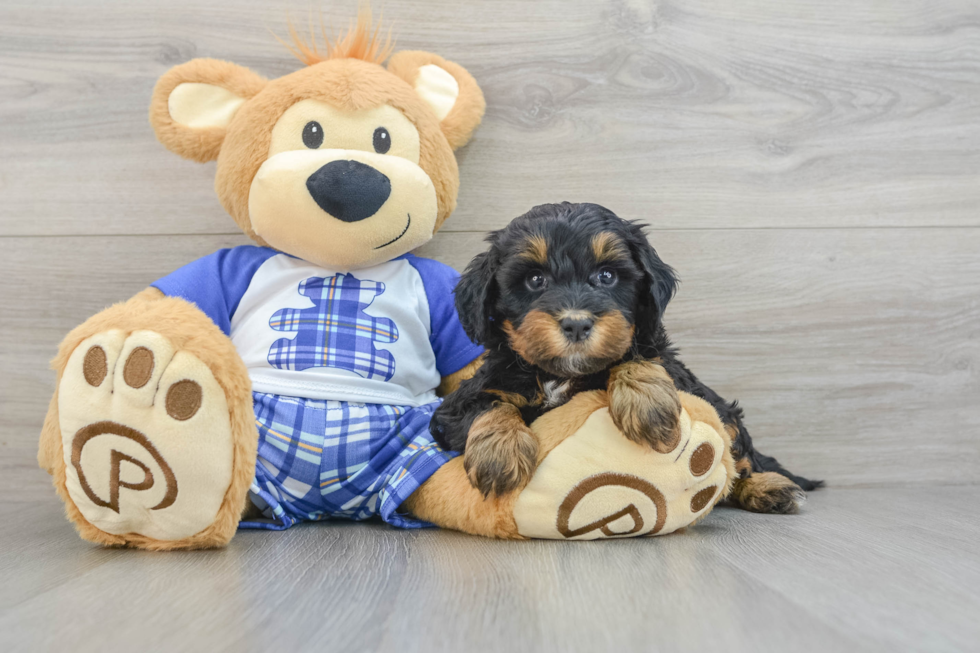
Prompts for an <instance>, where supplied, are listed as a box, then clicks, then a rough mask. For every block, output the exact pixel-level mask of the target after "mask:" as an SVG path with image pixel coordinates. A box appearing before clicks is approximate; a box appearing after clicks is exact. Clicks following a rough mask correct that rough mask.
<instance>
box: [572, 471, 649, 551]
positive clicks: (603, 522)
mask: <svg viewBox="0 0 980 653" xmlns="http://www.w3.org/2000/svg"><path fill="white" fill-rule="evenodd" d="M609 486H619V487H623V488H626V489H628V490H630V491H634V492H640V493H641V494H643V495H645V496H646V497H647V498H648V499H650V501H651V502H652V503H653V505H654V506H656V508H657V521H656V523H655V524H654V526H653V530H651V531H650V532H649V533H648V535H656V534H657V533H658V532H660V529H662V528H663V527H664V523H665V522H666V521H667V501H666V499H664V495H663V494H662V493H661V492H660V490H658V489H657V488H656V487H655V486H654V485H653V484H652V483H649V482H647V481H645V480H643V479H642V478H639V477H637V476H631V475H629V474H614V473H611V472H610V473H605V474H596V475H595V476H590V477H589V478H587V479H585V480H584V481H582V482H581V483H579V484H578V485H576V486H575V487H574V488H572V491H571V492H569V493H568V495H567V496H566V497H565V500H564V501H562V502H561V505H560V506H558V523H557V527H558V532H559V533H561V534H562V535H564V536H565V537H568V538H571V537H578V536H579V535H584V534H586V533H591V532H592V531H595V530H600V531H601V532H602V534H603V535H605V536H607V537H612V536H614V535H632V534H633V533H638V532H639V531H641V530H642V529H643V526H644V522H643V516H642V515H641V514H640V510H639V509H638V508H637V507H636V505H635V504H634V503H630V504H629V505H627V506H626V507H625V508H623V509H622V510H618V511H616V512H614V513H612V514H611V515H609V516H607V517H603V518H601V519H597V520H595V521H593V522H591V523H589V524H586V525H585V526H581V527H579V528H575V529H573V528H571V527H570V526H569V520H570V519H571V517H572V512H573V511H574V510H575V507H576V506H578V505H579V504H580V503H581V502H582V500H583V499H585V497H587V496H588V495H589V494H591V493H592V492H595V491H596V490H598V489H600V488H604V487H609ZM627 515H629V517H630V518H632V520H633V527H632V528H631V529H630V530H628V531H625V532H619V533H615V532H613V531H612V530H611V529H610V528H609V525H610V524H612V523H613V522H615V521H617V520H619V519H622V518H623V517H625V516H627Z"/></svg>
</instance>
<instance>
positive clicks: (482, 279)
mask: <svg viewBox="0 0 980 653" xmlns="http://www.w3.org/2000/svg"><path fill="white" fill-rule="evenodd" d="M498 265H499V257H498V256H497V252H496V250H495V248H494V247H491V248H490V250H489V251H486V252H484V253H483V254H480V255H479V256H477V257H476V258H474V259H473V260H472V261H470V264H469V265H467V266H466V270H465V271H464V272H463V276H461V277H460V278H459V283H457V284H456V291H455V296H456V312H457V313H458V314H459V321H460V323H461V324H462V325H463V330H464V331H466V335H468V336H469V337H470V340H472V341H473V342H475V343H477V344H481V345H482V344H485V343H486V341H487V339H488V338H489V337H490V331H491V329H493V328H494V326H493V324H492V323H491V320H492V319H493V304H494V302H495V301H496V300H497V282H496V280H495V279H494V276H495V275H496V273H497V267H498Z"/></svg>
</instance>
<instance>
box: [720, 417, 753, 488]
mask: <svg viewBox="0 0 980 653" xmlns="http://www.w3.org/2000/svg"><path fill="white" fill-rule="evenodd" d="M725 429H726V430H727V429H728V427H727V426H726V427H725ZM735 471H736V472H738V475H739V476H740V477H742V478H745V477H746V476H748V475H749V474H751V473H752V461H751V460H749V459H748V457H747V456H746V457H745V458H739V459H738V462H736V463H735Z"/></svg>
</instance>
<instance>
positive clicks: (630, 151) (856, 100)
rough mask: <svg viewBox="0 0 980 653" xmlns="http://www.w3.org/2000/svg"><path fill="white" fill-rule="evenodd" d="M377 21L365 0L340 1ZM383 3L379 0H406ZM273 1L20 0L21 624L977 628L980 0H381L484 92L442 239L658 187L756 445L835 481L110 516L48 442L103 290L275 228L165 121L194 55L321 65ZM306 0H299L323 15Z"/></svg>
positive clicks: (136, 636) (711, 635) (13, 435)
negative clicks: (156, 536)
mask: <svg viewBox="0 0 980 653" xmlns="http://www.w3.org/2000/svg"><path fill="white" fill-rule="evenodd" d="M322 4H323V12H324V16H325V18H326V20H327V22H328V23H330V24H332V25H336V26H342V25H346V23H347V21H348V19H349V18H350V16H351V15H352V14H353V12H354V6H355V5H354V1H353V0H351V1H350V2H324V3H322ZM375 4H376V6H375V9H376V10H377V9H381V8H382V7H381V3H379V2H377V1H376V3H375ZM287 7H288V4H283V3H275V2H273V3H270V2H267V1H265V0H213V1H211V2H207V3H201V2H194V1H192V0H171V1H168V2H166V3H161V2H150V1H145V2H134V1H133V0H3V2H0V279H3V282H2V283H0V371H2V374H0V496H3V497H4V500H3V502H0V515H2V517H3V518H4V523H5V524H6V526H4V527H3V528H0V650H2V651H4V652H6V651H8V650H10V651H15V650H24V651H37V650H64V649H70V650H82V651H84V650H95V649H98V650H102V651H104V650H107V649H112V648H140V649H143V650H222V649H231V650H260V649H262V650H269V649H273V650H280V649H285V650H297V651H301V650H323V649H326V650H347V649H352V648H353V649H355V650H370V651H374V650H394V649H396V648H397V649H398V650H408V651H412V650H450V649H452V650H466V651H469V650H474V651H478V650H491V649H492V650H500V649H505V650H506V649H511V650H515V651H524V650H527V651H548V650H555V651H570V650H646V651H652V650H664V651H677V650H686V649H692V650H693V649H705V648H708V647H713V648H714V649H720V648H724V649H725V650H729V651H759V650H783V651H785V650H794V651H795V650H821V651H827V650H829V651H842V650H879V649H881V650H886V649H887V650H917V651H918V650H928V651H943V650H963V651H966V650H976V648H977V645H976V642H977V641H978V637H980V626H978V619H977V615H978V614H980V598H978V597H980V590H978V588H980V560H978V555H977V551H978V550H980V547H978V546H977V544H976V542H977V541H978V535H980V533H978V530H980V527H978V520H977V519H976V517H975V506H976V504H977V500H978V499H980V496H978V495H980V411H978V410H977V403H978V398H980V119H978V118H980V5H978V4H977V3H976V2H975V0H906V1H903V2H880V1H879V0H800V1H795V2H786V1H785V0H745V1H742V2H734V3H733V2H731V1H730V0H691V1H687V0H685V1H683V2H679V1H678V2H673V1H669V0H663V1H651V0H535V2H525V1H524V0H467V2H465V3H461V2H457V1H455V0H385V2H384V3H383V10H384V16H385V19H386V21H387V22H389V23H390V24H392V25H393V26H394V29H395V36H396V39H397V42H398V46H399V48H402V49H417V48H420V49H431V50H433V51H436V52H438V53H439V54H442V55H444V56H446V57H447V58H450V59H452V60H455V61H457V62H459V63H460V64H462V65H464V66H465V67H467V68H468V69H469V70H470V71H471V72H472V73H473V74H474V76H475V77H476V78H477V80H478V81H479V83H480V84H481V86H482V87H483V89H484V91H485V93H486V96H487V114H486V118H485V121H484V124H483V126H482V127H481V128H480V130H479V131H478V132H477V134H476V137H475V138H474V140H473V141H472V143H471V144H470V145H469V146H467V147H466V148H464V149H463V150H462V151H460V152H459V157H458V158H459V161H460V172H461V179H462V187H461V191H460V197H459V207H458V210H457V211H456V213H455V214H454V215H453V217H452V218H451V219H450V220H449V221H448V222H447V224H446V226H445V228H444V230H443V231H442V232H440V233H439V234H438V235H437V236H436V238H435V239H434V240H433V241H432V243H430V244H428V245H426V246H425V247H424V248H423V249H422V251H421V253H422V254H423V255H427V256H431V257H433V258H437V259H440V260H442V261H445V262H447V263H449V264H450V265H453V266H455V267H457V268H461V267H462V266H464V265H465V264H466V262H467V261H468V260H469V259H470V258H471V257H472V256H473V255H474V254H476V253H477V252H479V251H481V249H482V247H483V245H482V242H481V240H482V237H483V235H484V234H485V232H486V231H487V230H488V229H493V228H498V227H500V226H503V225H504V224H505V223H506V222H507V221H508V220H509V219H510V218H512V217H514V216H516V215H518V214H520V213H522V212H524V211H525V210H527V209H528V208H530V207H531V206H532V205H534V204H538V203H541V202H547V201H558V200H571V201H593V202H599V203H602V204H606V205H607V206H609V207H610V208H612V209H613V210H615V211H616V212H618V213H619V214H620V215H622V216H623V217H626V218H631V219H638V220H641V221H643V222H645V223H646V224H647V225H648V226H649V228H650V233H651V239H652V240H653V242H654V244H655V245H656V246H657V248H658V250H659V251H660V252H661V254H662V255H663V257H664V258H665V260H667V262H669V263H671V264H672V265H674V266H675V267H676V268H677V270H678V271H679V273H680V275H681V278H682V280H683V283H682V286H681V291H680V294H679V295H678V297H677V299H675V301H674V302H673V303H672V305H671V306H670V308H669V309H668V312H667V324H668V327H669V328H670V329H671V330H672V332H673V334H674V338H675V341H676V342H677V344H679V345H680V346H681V347H682V349H683V351H684V356H685V359H686V360H687V362H688V363H689V364H690V365H691V367H692V368H693V369H694V370H695V371H696V372H697V373H698V374H699V375H700V376H702V378H704V379H705V380H706V381H708V382H709V383H710V384H712V385H713V386H714V387H715V388H716V389H717V390H719V391H720V392H721V393H722V394H723V395H725V396H727V397H730V398H738V399H739V400H740V401H741V403H742V405H743V406H744V407H745V408H746V411H747V416H748V418H747V419H748V425H749V428H750V430H751V431H752V432H753V434H754V435H755V439H756V442H757V444H758V445H759V446H760V448H761V449H762V450H763V451H765V452H767V453H770V454H773V455H776V456H777V457H779V458H780V460H782V461H783V462H784V463H785V464H786V465H787V466H789V467H790V468H791V469H794V470H796V471H798V472H800V473H802V474H806V475H812V476H815V477H822V478H825V479H827V480H828V482H829V483H830V487H829V488H828V489H827V490H825V491H822V492H820V493H816V494H814V495H813V496H812V497H811V501H810V503H809V504H808V506H807V508H806V511H805V512H804V513H803V514H801V515H799V516H793V517H785V518H773V517H759V516H753V515H748V514H745V513H740V512H735V511H731V510H718V511H716V513H715V514H714V515H712V516H711V517H710V518H709V519H708V520H707V521H706V523H705V524H703V525H702V526H700V527H699V528H696V529H692V530H691V531H690V532H688V533H685V534H681V535H676V536H670V537H667V538H659V539H653V540H644V541H630V542H612V543H605V544H600V543H593V544H561V543H552V542H533V543H526V544H519V545H515V544H505V543H499V542H490V541H484V540H479V539H475V538H469V537H465V536H460V535H457V534H453V533H447V532H399V531H395V530H391V529H388V528H386V527H383V526H380V525H353V524H331V525H319V526H310V527H302V528H297V529H294V530H292V531H290V532H288V533H283V534H270V533H241V534H239V535H238V536H237V537H236V539H235V540H234V542H233V544H232V546H231V547H230V548H228V549H227V550H224V551H219V552H207V553H182V554H173V555H151V554H146V553H139V552H132V551H106V550H99V549H96V548H93V547H91V546H89V545H88V544H86V543H84V542H82V541H80V540H79V539H78V538H77V537H76V536H75V535H74V533H73V532H72V529H71V527H70V525H69V524H68V523H67V522H66V521H65V520H64V518H63V516H62V512H61V508H60V506H59V504H58V502H57V499H56V498H55V496H54V492H53V490H52V489H51V486H50V481H49V480H48V478H47V476H46V475H45V474H44V473H43V472H41V471H40V470H38V469H37V467H36V463H35V460H34V455H35V447H36V439H37V434H38V431H39V429H40V424H41V420H42V418H43V415H44V410H45V408H46V406H47V401H48V398H49V397H50V393H51V391H52V389H53V383H54V380H53V376H52V374H51V372H50V371H49V370H48V369H47V361H48V360H49V359H50V358H51V356H52V355H53V354H54V352H55V348H56V346H57V343H58V341H59V340H60V339H61V337H62V336H63V335H64V333H65V332H67V331H68V330H69V329H70V328H71V327H73V326H74V325H76V324H77V323H79V322H80V321H81V320H83V319H85V318H86V317H87V316H89V315H91V314H92V313H94V312H96V311H98V310H100V309H101V308H102V307H104V306H106V305H107V304H110V303H113V302H115V301H119V300H121V299H124V298H126V297H128V296H130V295H131V294H133V293H134V292H136V291H138V290H140V289H141V288H143V287H145V286H146V285H147V284H148V283H150V282H151V281H153V280H154V279H156V278H158V277H159V276H161V275H163V274H165V273H167V272H170V271H172V270H174V269H175V268H177V267H179V266H180V265H183V264H184V263H187V262H189V261H191V260H193V259H194V258H197V257H199V256H202V255H204V254H207V253H210V252H212V251H214V250H215V249H216V248H219V247H225V246H230V245H236V244H240V243H242V242H244V239H243V237H242V236H240V235H239V234H238V233H237V231H236V229H235V227H234V224H233V222H232V221H231V219H230V218H229V217H228V216H227V215H225V214H224V212H223V211H222V209H221V207H220V205H219V204H218V202H217V199H216V198H215V197H214V193H213V189H212V183H213V175H214V166H213V164H212V165H203V166H199V165H196V164H192V163H189V162H186V161H182V160H180V159H178V158H177V157H175V156H174V155H172V154H170V153H168V152H167V151H165V150H164V149H163V147H162V146H160V145H159V144H158V143H157V142H156V140H155V138H154V136H153V133H152V131H151V130H150V128H149V125H148V124H147V119H146V110H147V103H148V98H149V94H150V91H151V89H152V87H153V84H154V82H155V81H156V79H157V78H158V77H159V76H160V75H161V74H163V72H165V71H166V70H167V69H168V68H169V67H170V66H173V65H175V64H178V63H181V62H184V61H186V60H188V59H190V58H193V57H217V58H223V59H229V60H232V61H235V62H237V63H241V64H244V65H247V66H250V67H252V68H254V69H255V70H256V71H257V72H259V73H261V74H264V75H267V76H270V77H273V76H278V75H282V74H285V73H288V72H290V71H292V70H294V69H295V68H296V66H297V64H296V62H295V61H293V60H292V59H291V58H290V57H289V56H288V54H286V52H285V51H284V49H283V48H282V46H281V45H279V44H278V43H277V42H276V41H275V39H273V38H272V37H271V35H270V34H269V29H272V30H274V31H276V32H278V33H279V34H283V33H284V32H285V29H284V22H285V21H284V16H285V12H286V9H287ZM306 7H307V5H306V4H302V3H300V4H298V5H295V7H294V9H293V11H294V16H296V17H298V16H302V17H303V20H305V12H306Z"/></svg>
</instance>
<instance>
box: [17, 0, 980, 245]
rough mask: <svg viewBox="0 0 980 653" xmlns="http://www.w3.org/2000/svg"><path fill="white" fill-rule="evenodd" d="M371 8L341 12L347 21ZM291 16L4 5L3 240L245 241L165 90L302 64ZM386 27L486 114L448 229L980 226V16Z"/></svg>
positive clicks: (415, 6)
mask: <svg viewBox="0 0 980 653" xmlns="http://www.w3.org/2000/svg"><path fill="white" fill-rule="evenodd" d="M353 4H354V3H353V1H352V2H349V3H324V14H325V17H326V20H327V22H328V23H329V24H332V25H337V26H343V25H346V23H347V21H348V20H349V18H350V16H351V14H352V12H353ZM286 8H287V5H283V4H281V3H269V2H264V1H262V0H216V1H215V2H209V3H205V4H202V3H199V2H191V1H190V0H176V1H174V2H167V3H149V2H147V3H141V4H139V5H134V4H133V3H132V2H129V1H128V0H109V1H102V0H99V1H98V2H96V1H95V0H82V1H75V2H70V3H69V2H64V1H63V0H47V1H43V2H36V1H34V0H31V1H30V2H24V1H14V0H8V1H6V2H4V3H3V4H2V6H0V89H2V93H3V98H4V99H3V101H2V102H0V194H2V197H3V201H2V202H0V235H34V234H46V235H56V234H58V235H64V234H146V233H162V234H169V233H228V232H231V231H233V230H234V227H233V224H232V222H231V220H230V219H229V218H228V217H227V216H225V215H224V213H223V211H222V210H221V208H220V206H219V204H218V202H217V200H216V199H215V198H214V196H213V192H212V189H211V187H212V183H211V182H212V177H213V172H214V167H213V165H204V166H199V165H196V164H192V163H189V162H186V161H181V160H179V159H178V158H177V157H176V156H173V155H171V154H169V153H168V152H166V151H165V150H164V149H163V147H162V146H160V145H159V144H157V143H156V142H155V139H154V137H153V134H152V132H151V130H150V128H149V125H148V123H147V118H146V113H147V104H148V101H149V96H150V91H151V89H152V87H153V84H154V82H155V80H156V79H157V77H159V76H160V75H161V74H163V73H164V72H165V71H166V70H167V69H168V68H169V67H170V66H173V65H176V64H178V63H182V62H184V61H186V60H188V59H190V58H193V57H205V56H206V57H216V58H222V59H228V60H232V61H235V62H237V63H240V64H243V65H247V66H250V67H253V68H255V69H256V70H257V71H258V72H260V73H262V74H265V75H267V76H279V75H282V74H285V73H288V72H290V71H292V70H294V69H295V68H296V66H297V63H296V62H295V61H293V60H291V58H290V57H289V55H288V54H287V53H286V52H285V50H284V48H283V47H282V46H281V45H280V44H279V43H278V42H276V41H275V39H273V38H272V36H271V35H270V34H269V29H274V30H276V31H278V32H279V33H284V32H285V29H284V23H285V12H286ZM297 11H298V13H299V15H303V14H304V13H305V6H304V8H302V9H299V10H297ZM384 14H385V17H386V19H388V20H390V22H391V24H392V25H394V26H395V29H396V32H397V39H398V45H399V47H400V48H405V49H409V48H423V49H432V50H435V51H438V52H439V53H441V54H443V55H445V56H446V57H448V58H450V59H453V60H455V61H458V62H459V63H461V64H463V65H464V66H466V67H467V68H468V69H469V70H471V71H472V72H473V74H474V75H475V76H476V78H477V80H478V81H479V82H480V84H481V85H482V86H483V88H484V91H485V93H486V96H487V100H488V110H487V115H486V120H485V124H484V126H483V127H482V128H481V129H480V130H479V131H478V132H477V135H476V138H475V140H474V141H473V142H472V144H471V145H470V146H468V147H467V148H466V149H465V150H464V151H463V152H461V154H460V158H461V162H462V166H461V169H462V190H461V194H460V202H459V210H458V211H457V213H456V215H455V216H454V217H453V218H452V219H451V220H450V222H449V223H448V224H447V227H446V228H447V230H452V231H483V230H486V229H489V228H493V227H499V226H501V225H503V224H504V223H505V222H506V221H507V220H509V219H510V218H512V217H514V216H516V215H518V214H520V213H522V212H523V211H525V210H527V209H528V208H529V207H530V206H533V205H535V204H539V203H542V202H545V201H555V200H574V201H586V200H587V201H594V202H598V203H602V204H606V205H608V206H609V207H610V208H612V209H614V210H615V211H617V212H619V213H620V214H621V215H623V216H625V217H629V218H637V219H644V220H646V221H648V222H650V223H651V224H653V225H654V226H656V227H658V228H690V227H705V228H719V227H724V228H744V227H779V228H786V227H800V226H802V227H812V226H836V227H853V226H937V225H942V226H963V225H973V226H976V225H978V224H980V215H978V212H977V210H976V207H977V205H978V202H980V147H978V144H980V121H978V120H977V119H976V117H977V115H980V31H978V30H977V25H978V24H980V7H978V5H977V4H976V3H973V2H968V1H965V0H938V1H926V0H914V1H912V2H901V3H880V2H871V1H870V0H865V1H859V2H853V1H851V0H822V1H819V2H818V1H812V0H811V1H807V2H793V3H786V2H784V1H782V0H754V1H753V2H739V3H737V4H732V3H730V2H728V1H727V0H701V1H697V2H684V3H675V2H667V1H665V2H646V1H641V0H604V1H601V2H592V1H580V2H567V1H565V0H548V1H538V2H532V3H529V2H523V1H520V0H482V1H479V2H467V3H465V5H463V4H460V3H456V2H417V1H415V0H411V1H410V0H387V1H386V2H385V3H384ZM447 26H451V28H448V27H447Z"/></svg>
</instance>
